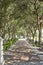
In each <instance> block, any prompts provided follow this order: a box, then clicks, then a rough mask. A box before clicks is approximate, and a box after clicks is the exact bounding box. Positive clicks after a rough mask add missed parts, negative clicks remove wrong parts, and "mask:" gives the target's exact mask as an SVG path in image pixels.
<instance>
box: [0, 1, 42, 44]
mask: <svg viewBox="0 0 43 65" xmlns="http://www.w3.org/2000/svg"><path fill="white" fill-rule="evenodd" d="M41 21H42V22H41ZM21 28H22V29H23V30H24V31H25V32H26V35H24V32H22V30H21ZM42 28H43V2H42V1H39V0H19V1H18V0H0V36H2V37H3V38H5V37H6V35H8V36H7V37H8V39H9V40H11V39H14V38H15V35H16V34H17V35H18V34H21V33H20V32H18V31H21V32H22V33H23V35H24V37H25V36H26V37H28V38H30V37H32V38H33V42H34V39H35V37H36V35H37V33H36V31H37V30H38V32H39V37H38V38H39V44H40V42H41V29H42ZM30 35H31V36H30Z"/></svg>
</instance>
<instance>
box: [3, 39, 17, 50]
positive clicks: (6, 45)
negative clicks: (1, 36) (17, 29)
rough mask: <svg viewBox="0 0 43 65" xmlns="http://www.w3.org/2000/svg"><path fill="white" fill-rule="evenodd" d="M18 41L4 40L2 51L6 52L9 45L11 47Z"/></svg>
mask: <svg viewBox="0 0 43 65" xmlns="http://www.w3.org/2000/svg"><path fill="white" fill-rule="evenodd" d="M17 40H18V39H17V38H15V39H12V40H6V41H5V42H4V44H3V50H4V51H5V50H7V49H8V48H9V47H10V46H11V45H13V44H14V43H15V42H16V41H17Z"/></svg>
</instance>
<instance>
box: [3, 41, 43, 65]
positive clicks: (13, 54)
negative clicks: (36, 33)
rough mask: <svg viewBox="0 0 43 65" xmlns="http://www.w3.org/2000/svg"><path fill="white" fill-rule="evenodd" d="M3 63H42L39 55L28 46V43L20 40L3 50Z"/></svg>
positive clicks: (14, 64) (21, 64) (16, 64)
mask: <svg viewBox="0 0 43 65" xmlns="http://www.w3.org/2000/svg"><path fill="white" fill-rule="evenodd" d="M4 57H5V65H42V62H41V63H40V58H39V56H38V55H37V54H36V53H34V51H33V50H32V49H31V48H30V45H29V43H27V41H24V40H20V41H18V42H17V43H15V45H13V46H11V47H10V48H9V49H8V50H7V51H6V52H5V55H4Z"/></svg>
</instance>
